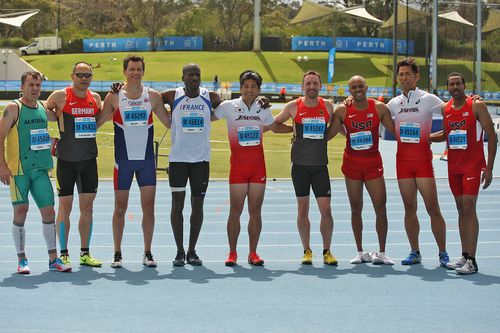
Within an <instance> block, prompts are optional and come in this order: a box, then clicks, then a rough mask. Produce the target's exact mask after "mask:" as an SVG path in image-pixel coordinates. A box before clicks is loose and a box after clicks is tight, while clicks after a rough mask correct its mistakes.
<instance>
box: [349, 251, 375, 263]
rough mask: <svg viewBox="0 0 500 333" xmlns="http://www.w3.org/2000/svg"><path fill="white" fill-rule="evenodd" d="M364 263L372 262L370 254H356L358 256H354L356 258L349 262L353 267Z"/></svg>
mask: <svg viewBox="0 0 500 333" xmlns="http://www.w3.org/2000/svg"><path fill="white" fill-rule="evenodd" d="M364 262H372V256H371V255H370V253H368V252H365V253H363V254H359V253H358V255H356V257H355V258H354V259H352V260H351V264H353V265H357V264H361V263H364Z"/></svg>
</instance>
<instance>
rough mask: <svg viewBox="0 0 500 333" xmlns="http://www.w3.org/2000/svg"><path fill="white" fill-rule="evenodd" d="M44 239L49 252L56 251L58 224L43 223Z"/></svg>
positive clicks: (52, 222)
mask: <svg viewBox="0 0 500 333" xmlns="http://www.w3.org/2000/svg"><path fill="white" fill-rule="evenodd" d="M42 232H43V238H44V239H45V244H47V251H53V250H56V224H55V223H54V221H51V222H42Z"/></svg>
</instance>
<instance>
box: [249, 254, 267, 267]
mask: <svg viewBox="0 0 500 333" xmlns="http://www.w3.org/2000/svg"><path fill="white" fill-rule="evenodd" d="M248 263H249V264H250V265H254V266H262V265H264V260H262V259H261V258H260V257H259V255H258V254H257V252H250V253H249V254H248Z"/></svg>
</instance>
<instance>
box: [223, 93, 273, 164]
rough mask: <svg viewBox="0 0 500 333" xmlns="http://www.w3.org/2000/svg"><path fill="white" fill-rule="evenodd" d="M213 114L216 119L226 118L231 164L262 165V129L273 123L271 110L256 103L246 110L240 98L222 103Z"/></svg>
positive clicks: (246, 107)
mask: <svg viewBox="0 0 500 333" xmlns="http://www.w3.org/2000/svg"><path fill="white" fill-rule="evenodd" d="M214 113H215V116H216V117H217V118H218V119H222V118H226V122H227V136H228V138H229V146H230V147H231V163H235V162H236V163H246V164H256V163H262V161H263V159H264V151H263V148H262V133H263V127H264V125H265V126H268V125H271V124H272V123H274V117H273V114H272V112H271V109H269V108H267V109H263V108H261V106H260V104H259V103H258V101H255V102H254V103H253V104H252V105H251V106H250V108H248V106H247V105H246V104H245V102H243V100H242V99H241V97H240V98H237V99H232V100H230V101H224V102H222V103H221V105H219V106H218V107H217V108H216V109H215V111H214Z"/></svg>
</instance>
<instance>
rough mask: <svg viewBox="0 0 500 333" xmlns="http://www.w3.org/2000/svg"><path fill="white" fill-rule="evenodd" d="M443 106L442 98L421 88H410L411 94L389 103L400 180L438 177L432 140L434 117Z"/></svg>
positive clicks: (397, 97) (402, 95) (396, 98)
mask: <svg viewBox="0 0 500 333" xmlns="http://www.w3.org/2000/svg"><path fill="white" fill-rule="evenodd" d="M442 105H443V102H442V101H441V100H440V99H439V97H437V96H435V95H432V94H429V93H428V92H426V91H423V90H420V89H418V88H416V89H415V90H410V91H409V92H408V96H405V95H404V94H401V95H399V96H396V97H395V98H393V99H392V100H391V101H390V102H389V103H388V104H387V106H388V108H389V110H390V111H391V114H392V117H393V118H394V123H395V125H396V138H397V140H398V152H397V154H396V172H397V176H398V179H401V178H430V177H433V176H434V172H433V169H432V151H431V148H430V144H429V142H428V139H429V136H430V134H431V130H432V116H433V114H434V113H436V114H439V113H440V112H441V106H442Z"/></svg>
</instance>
